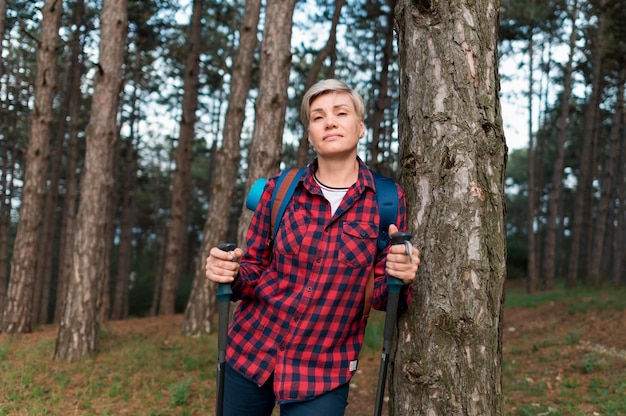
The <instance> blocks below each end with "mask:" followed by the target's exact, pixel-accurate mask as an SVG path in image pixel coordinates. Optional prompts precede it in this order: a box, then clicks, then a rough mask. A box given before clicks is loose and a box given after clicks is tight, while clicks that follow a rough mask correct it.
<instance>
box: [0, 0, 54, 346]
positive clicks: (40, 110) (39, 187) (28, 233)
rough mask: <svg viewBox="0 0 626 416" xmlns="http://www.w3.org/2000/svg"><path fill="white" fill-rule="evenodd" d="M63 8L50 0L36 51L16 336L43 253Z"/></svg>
mask: <svg viewBox="0 0 626 416" xmlns="http://www.w3.org/2000/svg"><path fill="white" fill-rule="evenodd" d="M62 11H63V4H62V2H61V1H59V0H46V2H45V4H44V8H43V19H42V22H41V34H40V39H39V48H38V50H37V75H36V80H35V109H34V113H33V120H32V125H31V136H30V142H29V144H28V151H27V154H26V173H25V178H24V188H23V189H22V198H21V206H20V220H19V223H18V227H17V234H16V236H15V242H14V247H13V257H12V259H11V272H10V282H9V287H8V291H7V298H6V304H5V307H4V314H3V319H2V327H1V328H0V329H2V331H3V332H7V333H11V334H18V333H23V332H30V331H31V326H32V312H31V308H32V304H33V294H34V292H33V291H34V279H35V270H34V269H33V263H34V262H35V260H36V259H37V258H38V257H40V255H41V253H38V252H37V249H38V238H39V231H40V226H41V223H42V221H41V212H42V209H43V204H44V196H45V192H46V176H47V168H48V148H49V144H48V143H49V141H50V131H51V123H52V120H53V111H52V103H53V99H54V95H55V86H56V75H57V63H56V59H57V56H58V47H59V25H60V22H61V13H62Z"/></svg>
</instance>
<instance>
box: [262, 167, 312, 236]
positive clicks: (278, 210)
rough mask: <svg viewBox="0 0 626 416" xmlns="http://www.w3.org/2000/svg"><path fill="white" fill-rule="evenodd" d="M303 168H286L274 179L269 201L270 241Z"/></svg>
mask: <svg viewBox="0 0 626 416" xmlns="http://www.w3.org/2000/svg"><path fill="white" fill-rule="evenodd" d="M304 170H305V168H300V169H297V168H293V169H286V170H284V171H282V172H281V174H280V176H279V177H278V180H277V181H276V187H275V188H274V192H273V193H272V199H271V201H270V203H271V211H272V217H271V221H270V234H271V236H272V241H274V238H275V237H276V233H277V231H278V224H280V220H281V218H282V217H283V214H284V213H285V208H287V204H289V201H290V200H291V196H292V195H293V191H294V190H295V189H296V185H297V184H298V179H300V177H301V176H302V174H304Z"/></svg>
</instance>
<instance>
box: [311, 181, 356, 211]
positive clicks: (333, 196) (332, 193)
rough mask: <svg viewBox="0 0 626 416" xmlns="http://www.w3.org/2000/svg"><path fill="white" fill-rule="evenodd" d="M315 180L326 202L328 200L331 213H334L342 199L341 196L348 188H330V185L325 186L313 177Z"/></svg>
mask: <svg viewBox="0 0 626 416" xmlns="http://www.w3.org/2000/svg"><path fill="white" fill-rule="evenodd" d="M315 182H317V184H318V185H319V186H320V188H321V189H322V193H323V194H324V197H325V198H326V200H327V201H328V202H330V210H331V215H335V211H337V208H339V204H341V201H342V200H343V197H344V196H345V195H346V192H348V189H349V188H331V187H330V186H326V185H324V184H323V183H321V182H320V181H318V180H317V178H315Z"/></svg>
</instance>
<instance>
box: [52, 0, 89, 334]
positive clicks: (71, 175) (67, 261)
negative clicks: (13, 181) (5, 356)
mask: <svg viewBox="0 0 626 416" xmlns="http://www.w3.org/2000/svg"><path fill="white" fill-rule="evenodd" d="M74 25H75V27H76V31H75V32H74V34H73V38H72V41H71V42H70V47H71V48H72V53H71V58H70V62H69V64H70V67H71V70H70V71H71V74H72V75H71V78H70V82H69V86H68V92H69V94H70V99H69V104H68V106H69V109H68V111H69V112H68V114H69V120H70V121H69V129H68V136H69V138H68V145H67V147H68V149H67V168H66V177H65V196H64V198H63V210H62V211H61V216H62V218H61V229H60V234H61V236H60V242H59V254H58V256H59V265H58V272H57V276H58V277H57V290H56V303H55V308H54V318H53V321H54V322H55V323H58V322H59V321H60V320H61V314H62V312H63V308H64V306H65V299H66V295H67V285H68V281H69V272H70V270H71V269H72V251H73V247H74V231H75V229H74V226H75V224H76V200H77V192H76V190H77V188H78V175H77V174H76V169H77V167H78V157H79V155H78V152H79V149H78V147H79V146H78V135H79V133H80V127H81V126H80V105H81V97H82V95H81V86H80V79H81V75H82V67H81V63H80V56H81V55H82V43H81V39H82V34H83V33H82V30H83V2H82V0H78V1H77V2H76V4H75V6H74Z"/></svg>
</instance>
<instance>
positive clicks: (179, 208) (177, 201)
mask: <svg viewBox="0 0 626 416" xmlns="http://www.w3.org/2000/svg"><path fill="white" fill-rule="evenodd" d="M189 26H190V30H189V32H190V34H189V40H188V42H189V43H188V50H187V55H186V61H185V72H184V77H183V78H184V80H183V83H184V92H183V114H182V119H181V122H180V136H179V140H178V147H177V148H176V170H175V171H174V178H173V181H172V210H171V219H170V226H169V230H168V234H167V242H166V250H165V266H164V270H163V281H162V283H161V300H160V303H159V315H172V314H174V312H175V304H176V294H177V293H178V283H179V278H180V268H181V262H182V259H183V258H184V257H185V256H184V255H183V248H184V246H185V239H186V233H185V229H186V227H187V207H188V206H189V203H188V199H189V187H190V186H191V163H192V161H193V153H192V150H193V139H194V134H195V125H196V109H197V108H198V89H199V87H198V84H199V81H198V80H199V73H200V42H201V34H202V0H194V2H193V13H192V16H191V22H190V24H189Z"/></svg>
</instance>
